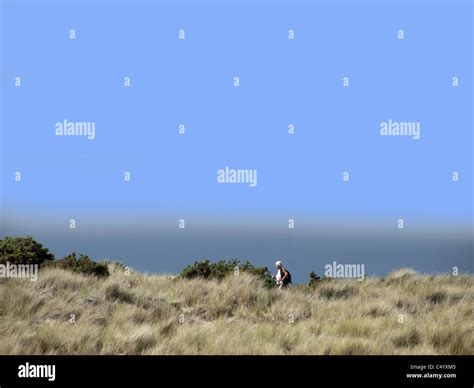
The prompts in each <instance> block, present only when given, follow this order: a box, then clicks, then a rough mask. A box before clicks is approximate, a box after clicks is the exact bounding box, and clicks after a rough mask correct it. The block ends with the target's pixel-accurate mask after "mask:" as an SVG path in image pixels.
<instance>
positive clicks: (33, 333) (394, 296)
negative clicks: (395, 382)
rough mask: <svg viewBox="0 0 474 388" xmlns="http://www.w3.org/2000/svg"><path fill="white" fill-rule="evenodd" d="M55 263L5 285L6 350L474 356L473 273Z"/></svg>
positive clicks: (1, 326) (1, 329) (0, 294)
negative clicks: (370, 274)
mask: <svg viewBox="0 0 474 388" xmlns="http://www.w3.org/2000/svg"><path fill="white" fill-rule="evenodd" d="M110 270H111V275H110V277H109V278H106V279H98V278H95V277H91V276H84V275H80V274H74V273H71V272H67V271H64V270H61V269H55V268H51V269H45V270H43V271H42V272H41V273H40V276H39V278H38V281H36V282H31V281H30V280H28V279H8V280H5V279H3V280H2V282H1V283H0V300H1V303H0V335H1V338H2V340H1V341H0V353H1V354H473V353H474V319H473V318H474V314H473V309H474V303H473V302H474V280H473V277H472V276H468V275H462V276H458V277H455V276H447V275H446V276H444V275H437V276H423V275H419V274H417V273H415V272H413V271H410V270H400V271H397V272H394V273H392V274H390V275H389V276H387V277H385V278H366V279H365V280H364V281H362V282H359V281H356V280H354V281H350V280H331V281H327V282H322V283H320V284H318V285H317V286H316V287H315V288H309V287H307V286H294V287H292V288H291V289H288V290H283V291H282V290H277V289H267V288H265V287H264V286H263V285H262V284H261V283H260V282H259V281H258V280H257V279H256V278H253V277H252V276H249V275H246V274H241V275H239V276H232V275H231V276H229V277H227V278H226V279H224V280H223V281H222V282H217V281H206V280H201V279H193V280H184V279H173V278H172V277H171V276H160V275H152V276H151V275H146V274H139V273H132V274H130V275H126V274H124V273H123V272H122V271H121V269H120V267H118V266H114V265H111V268H110Z"/></svg>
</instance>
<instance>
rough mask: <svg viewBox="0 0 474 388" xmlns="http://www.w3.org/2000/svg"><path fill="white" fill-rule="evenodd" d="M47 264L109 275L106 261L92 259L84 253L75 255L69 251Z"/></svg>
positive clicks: (78, 271) (83, 272) (87, 273)
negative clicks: (62, 256)
mask: <svg viewBox="0 0 474 388" xmlns="http://www.w3.org/2000/svg"><path fill="white" fill-rule="evenodd" d="M47 266H48V267H54V268H61V269H65V270H69V271H73V272H77V273H82V274H85V275H94V276H97V277H107V276H109V268H108V267H107V264H106V263H99V262H96V261H93V260H91V259H90V258H89V256H86V255H81V254H79V256H77V255H76V253H71V254H70V255H67V256H65V257H64V258H62V259H60V260H54V261H50V262H48V264H47Z"/></svg>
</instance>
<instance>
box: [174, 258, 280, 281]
mask: <svg viewBox="0 0 474 388" xmlns="http://www.w3.org/2000/svg"><path fill="white" fill-rule="evenodd" d="M237 271H238V272H239V273H240V272H246V273H250V274H252V275H255V276H256V277H257V278H259V279H261V280H262V281H263V282H264V284H265V285H266V286H268V287H270V286H274V285H275V282H274V281H273V278H272V275H271V274H270V271H269V270H268V268H267V267H255V266H254V265H253V264H251V263H250V262H248V261H247V262H245V263H240V261H239V260H238V259H232V260H229V261H225V260H220V261H218V262H216V263H211V262H210V261H209V260H202V261H195V262H194V264H190V265H188V266H187V267H185V268H184V269H183V270H182V271H181V273H180V274H179V277H181V278H185V279H193V278H203V279H217V280H222V279H224V278H225V277H226V276H228V275H230V274H235V273H236V272H237Z"/></svg>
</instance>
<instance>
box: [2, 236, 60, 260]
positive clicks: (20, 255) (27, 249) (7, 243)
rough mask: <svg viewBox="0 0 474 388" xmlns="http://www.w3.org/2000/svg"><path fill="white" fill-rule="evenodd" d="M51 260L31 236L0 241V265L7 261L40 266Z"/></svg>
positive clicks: (49, 254) (47, 252)
mask: <svg viewBox="0 0 474 388" xmlns="http://www.w3.org/2000/svg"><path fill="white" fill-rule="evenodd" d="M51 260H54V256H53V255H52V254H51V253H49V251H48V249H47V248H45V247H43V245H41V244H40V243H39V242H37V241H35V240H33V238H32V237H31V236H27V237H5V238H4V239H3V240H0V264H2V263H6V262H7V261H8V262H10V263H12V264H33V265H34V264H37V265H42V264H43V263H46V262H48V261H51Z"/></svg>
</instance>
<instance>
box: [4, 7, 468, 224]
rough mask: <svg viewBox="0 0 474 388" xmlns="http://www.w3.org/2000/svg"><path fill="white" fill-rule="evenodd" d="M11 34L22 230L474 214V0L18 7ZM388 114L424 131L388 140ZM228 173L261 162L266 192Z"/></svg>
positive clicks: (9, 195)
mask: <svg viewBox="0 0 474 388" xmlns="http://www.w3.org/2000/svg"><path fill="white" fill-rule="evenodd" d="M70 29H75V30H76V39H75V40H70V39H69V37H68V32H69V30H70ZM179 29H184V30H185V33H186V39H185V40H184V41H183V40H179V39H178V30H179ZM289 29H294V30H295V39H294V40H289V39H288V30H289ZM399 29H403V30H404V39H403V40H399V39H397V31H398V30H399ZM2 35H3V40H2V60H1V62H2V74H1V77H2V78H1V80H2V122H1V126H2V157H1V161H2V190H1V195H2V200H3V205H2V206H3V212H4V215H5V214H6V215H11V217H12V218H9V220H10V221H8V222H9V223H11V222H14V221H12V220H13V219H14V218H15V217H19V216H20V215H21V217H23V218H26V219H28V217H30V218H31V220H32V221H35V222H37V221H38V220H41V217H50V218H51V217H54V218H59V219H64V220H68V219H69V217H72V216H73V217H75V218H77V219H81V217H83V218H84V219H85V218H87V219H88V220H94V219H96V220H97V221H101V222H102V221H104V220H106V219H107V217H111V216H113V217H114V219H117V221H116V222H118V223H120V222H124V223H126V222H128V221H127V220H130V219H131V218H133V217H136V216H138V215H140V217H143V218H144V219H147V218H150V219H151V218H156V217H160V216H163V217H165V216H166V217H171V218H172V219H173V218H175V219H177V218H186V217H190V216H196V215H198V216H199V217H201V219H202V220H212V219H214V218H216V219H217V218H218V217H221V218H222V217H224V218H225V217H227V218H225V219H226V220H227V221H226V222H228V223H229V224H231V223H232V220H233V219H234V218H233V217H237V216H238V217H243V218H244V219H245V218H247V219H252V220H253V222H257V221H266V220H267V221H268V220H272V219H275V218H277V219H284V220H285V222H286V219H287V218H290V217H295V218H298V217H299V218H300V219H301V218H304V219H305V220H306V221H308V222H312V221H314V222H315V223H317V222H318V221H320V220H321V219H325V220H340V222H341V223H344V222H345V220H349V219H350V220H355V222H360V223H369V224H370V223H371V222H372V221H371V220H377V222H378V223H380V222H382V224H383V223H384V222H386V223H388V224H393V223H394V221H395V220H396V219H398V218H404V219H407V220H411V221H413V222H425V223H426V224H430V225H433V224H435V225H439V226H440V227H441V228H443V227H444V226H445V225H448V224H449V225H452V224H454V225H456V224H459V225H463V226H464V227H465V226H466V225H467V226H468V227H469V225H472V206H473V202H472V201H473V200H472V198H473V195H472V194H473V193H472V172H473V160H472V148H473V137H472V129H473V126H472V123H473V121H472V106H473V100H472V68H473V64H472V50H473V42H472V36H473V34H472V4H471V3H469V2H453V1H445V2H433V3H427V2H413V3H398V4H396V3H391V2H385V3H384V4H377V3H374V2H350V3H345V2H337V3H331V2H286V1H282V2H257V3H253V4H250V3H248V2H228V3H227V4H223V3H218V2H193V3H191V2H189V3H187V2H179V3H172V2H157V3H150V2H139V3H137V2H121V3H114V4H112V3H110V2H99V3H95V4H92V3H89V2H82V3H81V2H78V3H73V4H67V5H64V4H60V3H57V2H31V3H29V2H20V3H16V2H15V3H13V2H5V3H2ZM16 76H20V77H21V79H22V85H21V87H15V85H14V80H15V77H16ZM126 76H128V77H130V78H131V87H129V88H126V87H124V86H123V78H124V77H126ZM235 76H238V77H240V82H241V84H240V86H239V87H237V88H236V87H234V85H233V78H234V77H235ZM345 76H347V77H349V80H350V81H349V82H350V84H349V87H343V85H342V78H343V77H345ZM454 76H456V77H458V78H459V86H458V87H453V86H452V78H453V77H454ZM64 119H68V120H72V121H94V122H95V123H96V138H95V140H87V139H86V138H79V137H70V138H68V137H58V136H56V135H55V123H56V122H57V121H62V120H64ZM389 119H392V120H395V121H410V122H411V121H416V122H419V123H420V125H421V138H420V139H419V140H412V139H411V138H408V137H382V136H380V134H379V127H380V123H381V122H382V121H387V120H389ZM180 124H184V125H185V127H186V134H185V135H179V134H178V126H179V125H180ZM289 124H294V125H295V128H296V130H295V134H294V135H289V134H288V131H287V128H288V125H289ZM225 166H230V167H233V168H243V169H257V170H258V185H257V187H255V188H249V187H248V185H220V184H218V183H217V181H216V172H217V170H218V169H221V168H224V167H225ZM16 171H21V173H22V181H21V182H15V180H14V174H15V172H16ZM124 171H130V172H131V181H130V182H124V181H123V173H124ZM343 171H349V172H350V182H343V181H342V172H343ZM453 171H458V172H459V174H460V180H459V182H453V181H452V179H451V174H452V172H453ZM122 216H123V219H122V221H120V219H121V217H122ZM6 219H7V218H6ZM45 219H46V218H45ZM47 219H49V218H47ZM44 222H45V223H46V224H47V223H48V221H44ZM65 222H66V221H65ZM374 222H375V221H374ZM374 225H375V224H374ZM173 227H174V225H173ZM446 228H447V227H446ZM25 231H26V230H25Z"/></svg>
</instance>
